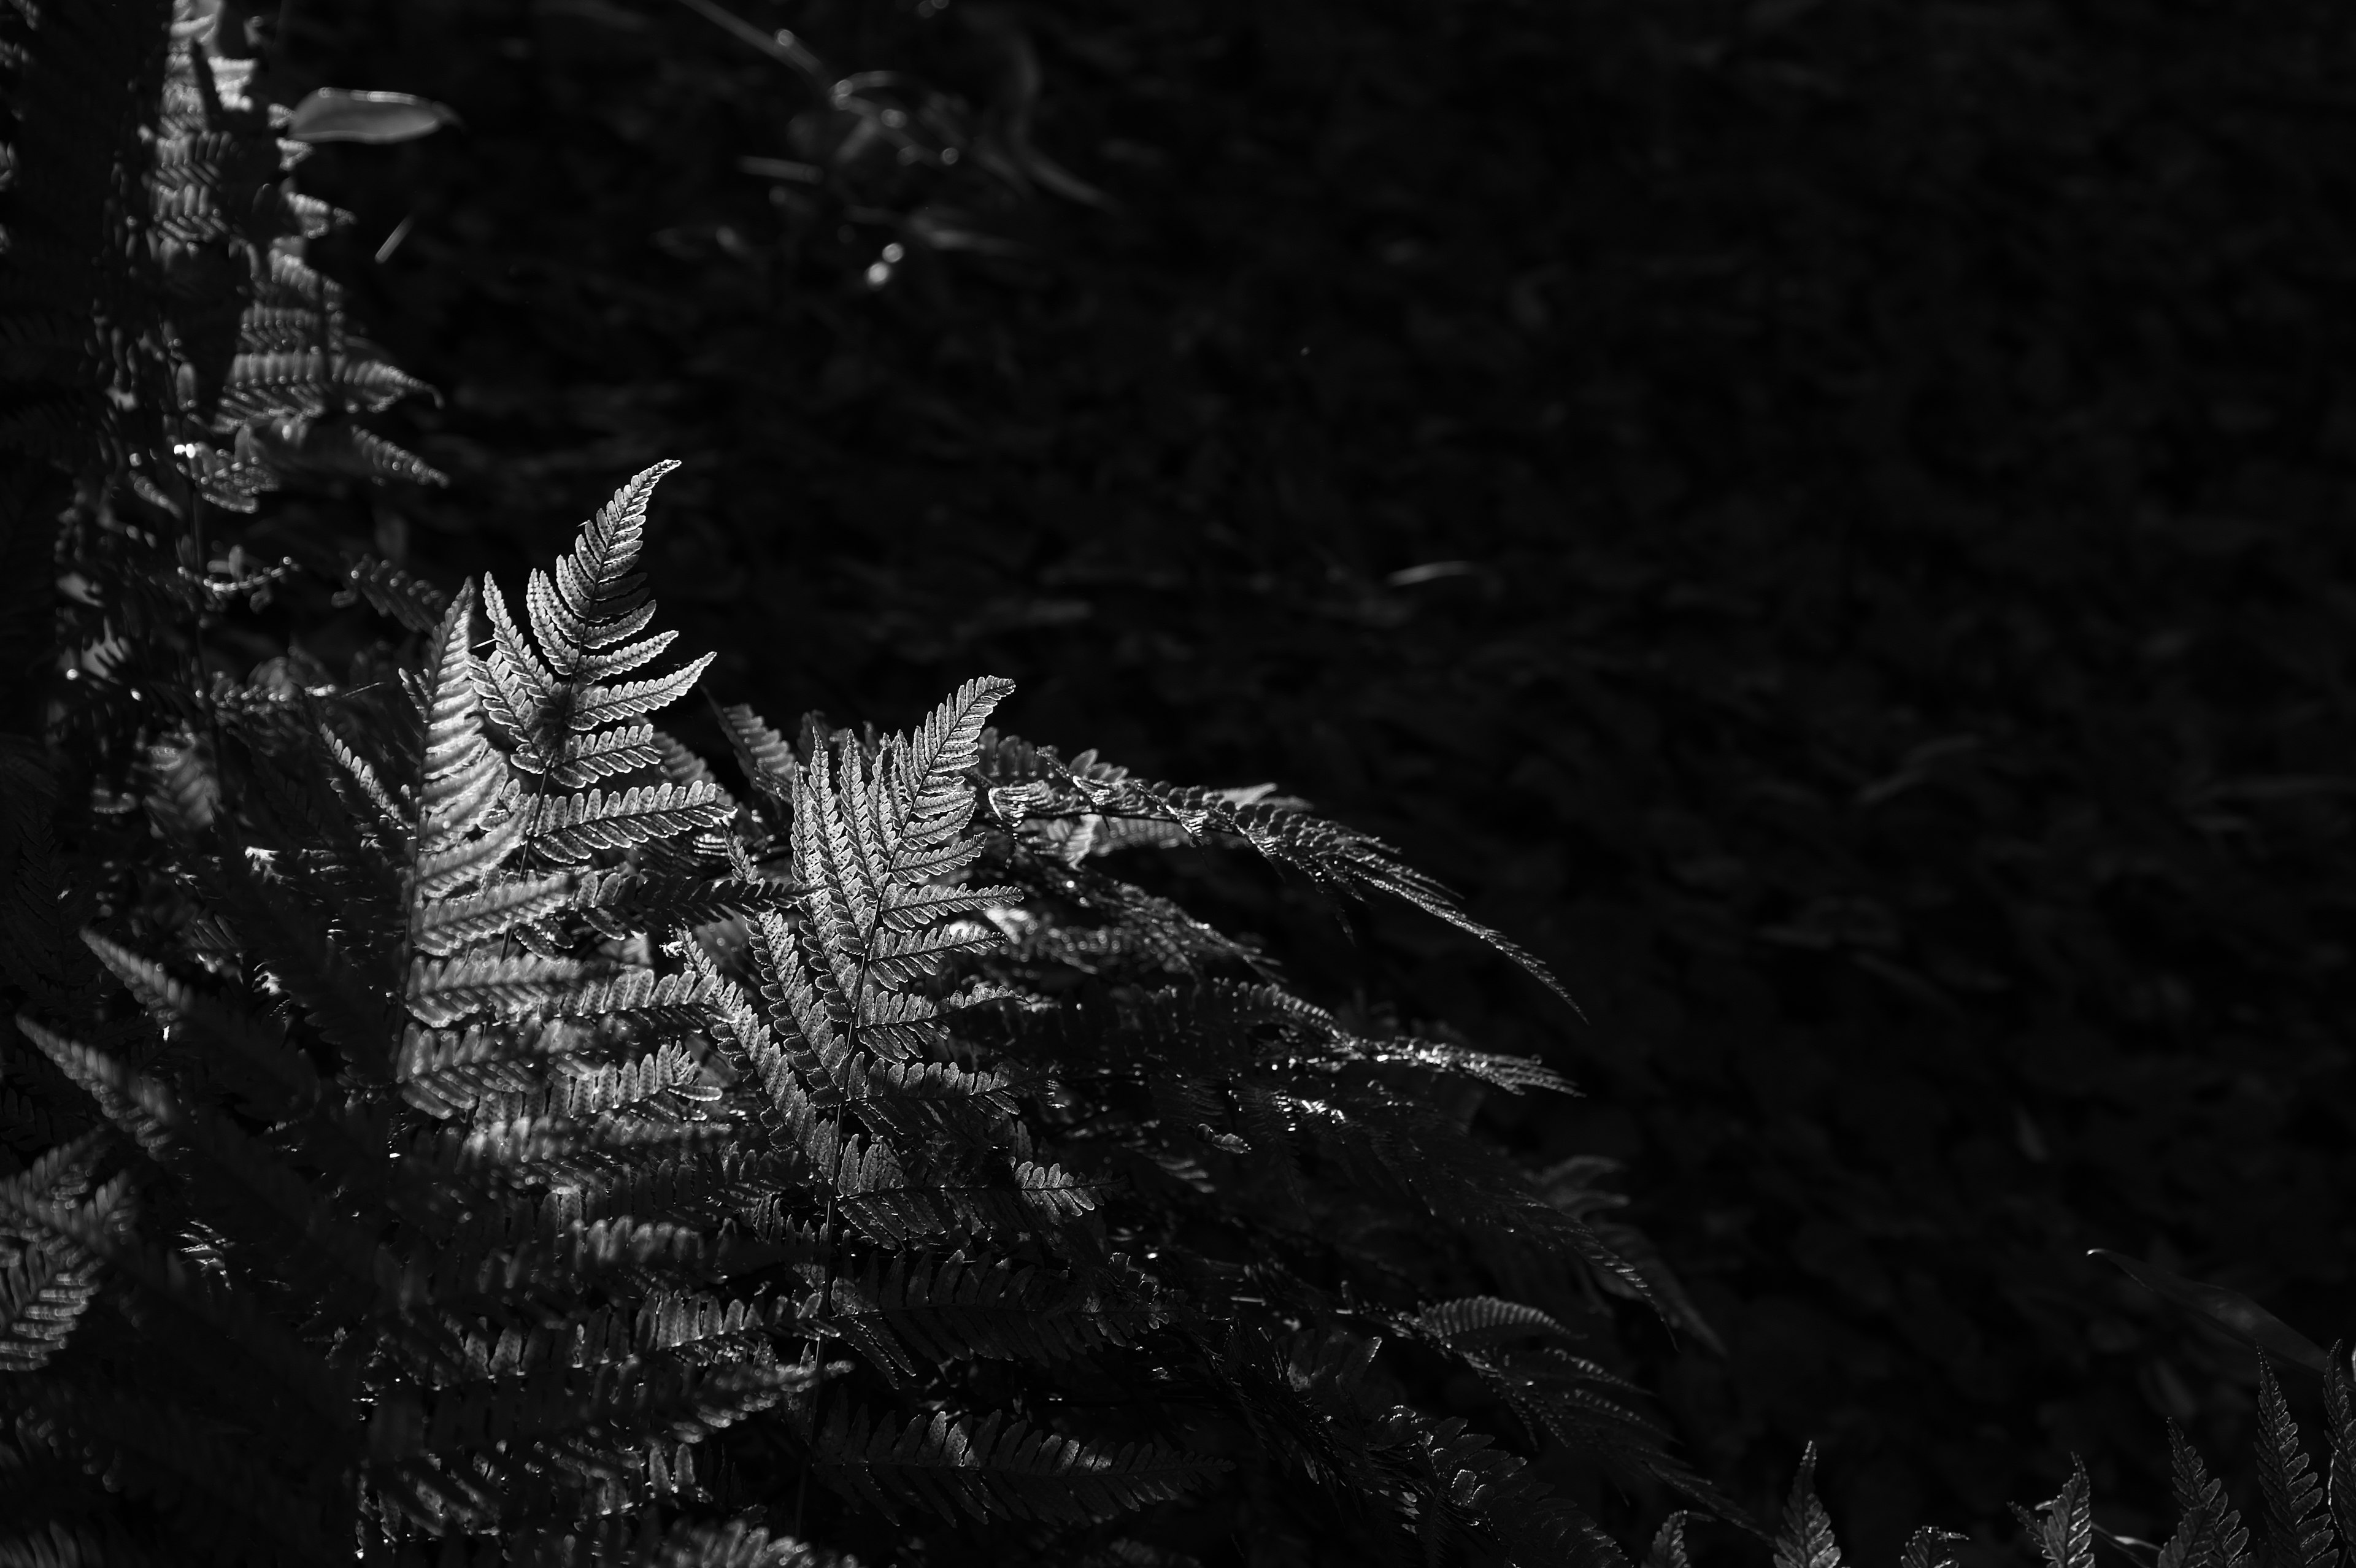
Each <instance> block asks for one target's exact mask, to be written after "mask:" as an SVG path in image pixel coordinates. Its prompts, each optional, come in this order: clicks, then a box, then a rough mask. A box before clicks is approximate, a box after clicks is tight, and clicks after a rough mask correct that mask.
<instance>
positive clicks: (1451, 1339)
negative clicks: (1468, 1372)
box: [1408, 1296, 1572, 1349]
mask: <svg viewBox="0 0 2356 1568" xmlns="http://www.w3.org/2000/svg"><path fill="white" fill-rule="evenodd" d="M1408 1322H1409V1324H1410V1326H1411V1327H1412V1328H1414V1329H1415V1330H1416V1331H1417V1332H1419V1333H1422V1334H1427V1335H1429V1336H1430V1337H1431V1338H1432V1339H1438V1340H1440V1342H1441V1343H1443V1344H1446V1345H1450V1346H1452V1347H1455V1348H1457V1349H1485V1348H1486V1347H1489V1346H1492V1345H1498V1344H1503V1343H1505V1342H1506V1341H1508V1340H1513V1339H1532V1338H1550V1339H1570V1338H1571V1337H1572V1336H1571V1332H1570V1330H1569V1329H1568V1328H1564V1327H1563V1326H1562V1325H1561V1324H1560V1323H1558V1322H1557V1321H1555V1319H1554V1318H1552V1317H1548V1316H1547V1314H1546V1313H1543V1312H1541V1311H1539V1310H1538V1309H1537V1307H1525V1306H1523V1305H1522V1304H1521V1303H1520V1302H1518V1301H1504V1300H1500V1299H1499V1298H1498V1297H1496V1296H1463V1297H1462V1298H1460V1299H1458V1300H1454V1301H1441V1302H1435V1303H1433V1304H1432V1305H1431V1306H1430V1307H1425V1308H1424V1309H1423V1310H1422V1311H1420V1312H1419V1313H1417V1314H1416V1315H1415V1316H1414V1317H1412V1318H1410V1319H1408Z"/></svg>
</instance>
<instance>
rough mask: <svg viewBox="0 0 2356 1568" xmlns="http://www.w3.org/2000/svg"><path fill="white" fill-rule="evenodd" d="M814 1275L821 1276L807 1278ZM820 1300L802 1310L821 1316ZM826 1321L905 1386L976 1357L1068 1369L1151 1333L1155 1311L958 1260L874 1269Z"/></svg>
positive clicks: (846, 1287)
mask: <svg viewBox="0 0 2356 1568" xmlns="http://www.w3.org/2000/svg"><path fill="white" fill-rule="evenodd" d="M806 1272H814V1271H806ZM819 1301H820V1297H819V1294H818V1293H816V1292H813V1293H812V1295H811V1296H809V1299H808V1300H807V1301H805V1302H804V1303H803V1307H802V1314H803V1317H805V1318H806V1319H807V1318H812V1317H817V1316H818V1314H819ZM826 1310H827V1312H828V1314H829V1316H828V1317H827V1321H828V1322H830V1323H831V1324H833V1325H834V1326H835V1327H836V1328H839V1329H840V1330H841V1332H842V1333H843V1334H844V1335H845V1336H846V1337H847V1338H848V1339H851V1342H852V1343H853V1344H855V1345H857V1346H858V1347H859V1348H860V1349H861V1350H862V1352H864V1353H865V1354H866V1356H867V1357H868V1359H869V1360H872V1361H873V1362H874V1363H875V1364H876V1366H877V1367H878V1368H880V1369H881V1370H882V1371H883V1372H884V1373H885V1374H886V1375H889V1376H892V1377H894V1378H895V1379H897V1380H900V1381H915V1380H916V1379H917V1378H918V1377H919V1376H920V1375H921V1374H922V1372H923V1371H925V1369H926V1368H927V1367H929V1366H936V1365H940V1364H944V1363H947V1362H950V1361H957V1360H967V1359H969V1358H972V1357H982V1358H989V1359H996V1360H1027V1361H1035V1362H1042V1363H1055V1362H1058V1361H1066V1360H1071V1359H1072V1358H1074V1357H1076V1356H1078V1355H1081V1354H1084V1353H1085V1352H1087V1350H1090V1349H1094V1348H1095V1347H1097V1346H1098V1345H1101V1344H1104V1343H1107V1342H1108V1341H1109V1342H1111V1343H1114V1344H1121V1343H1125V1342H1126V1339H1125V1337H1124V1336H1125V1334H1126V1333H1127V1332H1128V1331H1129V1330H1130V1329H1133V1328H1138V1327H1141V1326H1143V1325H1145V1324H1149V1323H1151V1321H1152V1320H1153V1319H1152V1316H1151V1311H1150V1309H1145V1308H1140V1309H1130V1310H1123V1309H1121V1308H1119V1307H1117V1306H1116V1305H1115V1304H1111V1303H1107V1302H1104V1301H1102V1300H1100V1299H1099V1298H1098V1297H1097V1296H1094V1295H1093V1294H1092V1293H1090V1292H1088V1291H1087V1290H1085V1289H1082V1288H1079V1287H1077V1286H1076V1285H1073V1284H1072V1283H1071V1282H1068V1281H1059V1280H1055V1279H1052V1278H1048V1277H1044V1276H1043V1275H1041V1274H1040V1271H1038V1270H1037V1269H1035V1268H1030V1267H1022V1266H1018V1265H1016V1264H1013V1263H1012V1262H1010V1261H1009V1260H1006V1259H1003V1258H1001V1259H1000V1260H999V1261H998V1262H996V1263H995V1264H990V1265H988V1266H986V1267H985V1266H983V1265H980V1264H974V1263H971V1262H969V1261H968V1260H967V1259H965V1258H963V1257H961V1256H957V1255H952V1256H949V1257H948V1258H934V1259H920V1258H911V1257H909V1256H907V1255H905V1254H903V1255H901V1256H898V1257H895V1258H894V1259H893V1261H892V1264H891V1267H890V1268H889V1269H888V1270H886V1269H884V1268H883V1265H882V1264H881V1262H880V1261H878V1260H870V1262H869V1264H868V1265H867V1267H866V1269H865V1270H864V1271H863V1272H862V1273H859V1274H845V1275H839V1276H837V1277H836V1278H834V1280H833V1282H832V1287H831V1296H830V1299H829V1300H828V1301H827V1305H826Z"/></svg>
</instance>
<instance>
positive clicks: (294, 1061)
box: [81, 931, 319, 1114]
mask: <svg viewBox="0 0 2356 1568" xmlns="http://www.w3.org/2000/svg"><path fill="white" fill-rule="evenodd" d="M81 939H82V944H83V945H85V946H87V947H88V948H89V949H90V950H91V952H92V953H93V954H95V955H97V956H98V960H99V962H100V963H102V964H103V965H106V966H107V968H108V969H110V970H112V972H113V974H114V976H115V977H116V978H117V979H119V980H121V981H122V982H123V985H124V986H126V987H129V988H130V991H131V994H132V995H133V996H134V997H138V998H139V1000H140V1002H141V1004H142V1005H143V1006H145V1007H146V1008H148V1009H149V1010H150V1011H151V1012H155V1013H160V1014H162V1015H163V1016H164V1017H165V1018H166V1019H170V1020H172V1021H174V1022H177V1023H183V1024H187V1025H188V1026H189V1027H190V1028H193V1029H198V1030H199V1031H200V1032H202V1033H203V1034H204V1035H206V1036H207V1037H208V1038H209V1039H212V1040H217V1041H219V1042H220V1043H221V1044H223V1045H226V1046H228V1047H229V1048H230V1050H231V1051H234V1052H235V1053H236V1061H238V1062H239V1063H240V1064H241V1067H242V1068H243V1071H242V1072H238V1073H236V1074H235V1075H234V1081H235V1082H236V1083H237V1084H238V1086H239V1088H240V1090H241V1092H242V1093H244V1094H245V1095H246V1096H247V1098H249V1099H250V1100H252V1101H253V1102H255V1103H256V1104H260V1105H262V1107H264V1108H265V1109H267V1110H270V1111H273V1112H278V1113H282V1114H284V1113H288V1112H292V1113H300V1112H302V1111H305V1110H307V1109H308V1108H309V1107H310V1106H311V1105H312V1104H315V1103H316V1101H317V1100H318V1098H319V1075H318V1074H317V1072H315V1071H313V1069H312V1066H311V1063H310V1061H308V1060H307V1059H305V1057H304V1055H303V1053H302V1052H301V1051H297V1050H295V1049H294V1048H293V1047H292V1046H290V1045H289V1044H288V1043H287V1040H286V1031H285V1029H284V1028H282V1027H280V1026H278V1025H275V1024H272V1023H267V1022H264V1021H263V1020H262V1019H256V1018H253V1017H251V1016H249V1015H247V1014H245V1013H243V1012H241V1011H239V1010H238V1009H236V1008H231V1007H230V1006H228V1005H227V1004H226V1003H223V1002H220V1001H218V1000H216V999H215V998H213V997H207V996H204V995H201V994H200V993H198V991H196V990H195V989H194V988H193V987H189V986H187V985H184V984H182V983H181V982H180V981H178V980H176V979H174V978H173V977H172V976H170V975H169V974H167V973H166V972H165V969H164V966H163V965H160V964H156V963H154V962H152V961H150V960H148V959H145V958H142V957H140V956H139V955H137V954H135V953H133V952H132V951H131V950H130V949H128V948H126V947H123V946H121V945H119V944H115V943H112V942H109V941H108V940H107V939H106V938H104V937H102V936H101V935H99V934H98V933H96V932H93V931H84V932H83V933H82V937H81Z"/></svg>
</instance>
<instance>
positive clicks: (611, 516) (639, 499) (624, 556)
mask: <svg viewBox="0 0 2356 1568" xmlns="http://www.w3.org/2000/svg"><path fill="white" fill-rule="evenodd" d="M678 466H679V464H676V463H670V462H665V463H659V464H655V465H654V466H653V467H651V468H648V469H647V470H645V471H644V472H642V473H640V474H639V475H637V477H635V478H633V479H632V480H631V481H630V482H629V483H628V484H626V485H623V486H622V487H621V488H620V489H618V490H616V491H615V492H614V496H613V498H612V499H611V500H609V501H608V502H606V504H605V506H604V507H600V508H599V509H598V511H597V514H596V516H595V517H593V518H591V519H590V521H589V522H588V523H586V524H584V526H583V528H582V529H581V532H580V535H579V536H578V538H577V539H575V540H574V543H573V550H572V552H571V553H570V554H568V555H565V556H563V557H562V558H560V559H559V560H558V561H557V562H556V565H555V568H554V570H553V571H534V572H533V573H532V575H531V578H530V582H529V583H528V584H527V586H526V590H525V593H524V604H525V609H526V611H527V613H529V615H530V621H531V633H532V635H531V636H530V637H527V636H526V635H525V634H524V631H523V629H522V628H521V627H520V626H519V625H518V624H516V622H515V620H514V618H513V616H512V615H511V614H510V613H509V610H508V606H507V601H506V599H505V598H504V597H503V596H502V595H501V594H500V593H499V592H498V590H497V589H495V588H494V589H492V590H490V591H489V592H487V593H486V594H485V595H484V601H483V603H484V608H485V609H486V610H487V612H488V613H489V615H490V622H491V631H492V635H493V640H494V647H493V651H492V653H491V655H490V656H489V657H488V658H487V659H485V660H484V661H482V663H481V665H480V667H479V669H478V677H479V679H480V683H481V689H482V697H483V702H484V704H485V706H486V708H487V709H488V710H489V712H490V715H491V717H492V719H493V720H495V721H496V722H497V723H498V726H499V727H500V729H502V730H503V731H506V732H507V733H508V734H509V736H510V737H511V738H512V739H513V741H514V742H515V751H514V753H513V758H512V760H513V762H514V764H515V766H516V767H517V768H518V769H519V770H521V771H522V772H523V773H528V774H532V775H535V776H538V777H540V778H541V779H542V781H543V784H544V785H545V786H553V787H556V788H560V789H577V788H579V787H581V786H582V785H584V784H587V783H589V782H590V781H591V780H592V779H594V778H598V777H604V776H607V775H608V773H612V772H619V771H624V770H623V769H621V768H619V767H616V768H612V769H606V768H605V767H604V766H603V764H604V763H605V762H607V761H616V762H618V761H620V760H621V759H620V757H617V756H616V753H625V754H626V753H634V752H638V751H641V750H643V749H644V748H646V747H648V745H649V744H650V742H651V733H650V732H648V731H645V727H644V726H637V727H635V728H632V729H627V730H621V731H619V732H618V733H616V727H618V726H621V725H623V724H625V723H626V721H628V720H636V719H639V718H642V717H643V716H644V715H646V714H648V713H650V712H652V711H653V710H655V709H659V708H662V707H666V706H668V705H669V704H670V703H672V702H675V701H677V700H678V699H680V698H681V697H683V696H685V695H686V694H687V693H688V692H689V691H690V690H691V689H692V688H693V687H694V685H695V683H696V681H697V680H698V679H699V678H701V676H702V673H703V670H704V667H706V666H708V665H709V664H710V663H711V662H712V656H711V655H709V654H707V655H705V656H703V657H701V658H700V659H697V660H694V661H693V662H691V663H690V664H689V665H688V666H687V667H684V668H682V669H680V670H677V671H675V672H673V673H672V674H670V675H668V676H661V677H656V678H653V679H650V680H642V681H636V682H629V683H625V684H622V685H618V686H617V685H608V684H605V683H606V682H607V681H609V680H610V679H611V677H614V676H616V675H619V674H623V673H625V672H626V671H629V670H633V669H636V668H638V667H641V666H643V665H646V664H648V663H651V662H652V661H653V660H655V659H656V658H658V657H659V656H661V655H662V653H663V651H664V650H665V649H666V648H668V647H669V645H671V643H672V642H673V641H674V640H675V639H676V638H677V636H678V634H677V633H675V632H662V633H658V634H656V635H653V636H647V637H642V636H640V635H639V634H640V633H642V632H644V631H645V630H646V628H647V625H648V623H649V622H651V621H652V620H653V618H654V613H655V604H654V601H653V600H652V599H651V598H649V597H648V595H647V592H646V589H645V583H646V579H645V577H644V575H643V574H641V573H640V572H638V571H637V561H638V554H639V551H640V549H642V548H643V546H644V543H645V538H646V512H647V502H648V498H649V497H650V496H652V494H653V492H654V487H655V485H656V483H657V482H658V481H659V480H660V479H661V478H662V476H663V475H666V474H668V473H669V472H670V471H671V470H672V469H674V468H676V467H678ZM535 640H536V642H537V647H535V646H534V642H535ZM628 765H629V766H630V767H633V768H635V767H640V766H644V765H646V764H645V763H644V762H642V761H637V760H635V757H633V759H632V760H630V761H629V763H628ZM689 793H690V795H692V796H693V797H694V798H696V799H708V798H710V796H709V795H695V793H694V792H689ZM575 815H576V816H578V815H579V811H578V810H576V812H575ZM591 815H593V816H594V813H592V814H591ZM560 826H561V824H560ZM662 831H668V830H667V829H665V830H662ZM652 836H653V835H652V833H648V834H646V835H644V836H642V837H652ZM628 841H630V842H635V841H637V840H628ZM568 842H572V841H568ZM580 842H581V843H582V844H584V845H585V844H586V843H590V842H594V840H583V841H580ZM606 847H612V848H619V847H623V845H621V844H614V845H609V846H606ZM584 852H585V848H584ZM569 858H571V859H580V858H581V855H580V854H574V855H573V856H571V857H569Z"/></svg>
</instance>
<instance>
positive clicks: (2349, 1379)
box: [2323, 1339, 2356, 1564]
mask: <svg viewBox="0 0 2356 1568" xmlns="http://www.w3.org/2000/svg"><path fill="white" fill-rule="evenodd" d="M2323 1407H2324V1411H2325V1413H2327V1414H2328V1415H2329V1418H2330V1423H2331V1432H2330V1442H2331V1466H2330V1484H2329V1491H2330V1502H2331V1521H2332V1523H2333V1524H2335V1525H2337V1526H2338V1527H2339V1532H2340V1561H2341V1563H2343V1564H2351V1563H2356V1375H2351V1368H2350V1362H2349V1349H2348V1341H2347V1340H2345V1339H2341V1340H2338V1341H2335V1342H2334V1343H2333V1345H2332V1347H2331V1360H2330V1364H2329V1366H2328V1367H2327V1368H2326V1369H2325V1371H2324V1375H2323Z"/></svg>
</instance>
